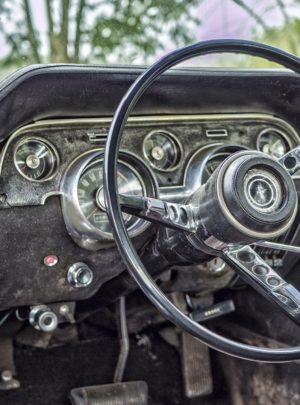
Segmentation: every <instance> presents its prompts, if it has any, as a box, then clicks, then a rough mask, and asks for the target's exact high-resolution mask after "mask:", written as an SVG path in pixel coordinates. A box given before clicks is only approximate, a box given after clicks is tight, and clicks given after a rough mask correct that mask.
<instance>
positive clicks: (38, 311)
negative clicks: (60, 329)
mask: <svg viewBox="0 0 300 405" xmlns="http://www.w3.org/2000/svg"><path fill="white" fill-rule="evenodd" d="M29 323H30V324H31V325H32V326H33V327H34V328H35V329H37V330H41V331H43V332H53V331H54V330H55V329H56V328H57V324H58V319H57V316H56V314H55V313H54V312H53V311H52V310H51V309H50V308H49V307H47V306H46V305H38V306H36V307H33V308H31V311H30V313H29Z"/></svg>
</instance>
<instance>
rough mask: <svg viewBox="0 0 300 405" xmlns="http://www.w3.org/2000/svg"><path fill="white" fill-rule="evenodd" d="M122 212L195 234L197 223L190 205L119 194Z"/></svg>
mask: <svg viewBox="0 0 300 405" xmlns="http://www.w3.org/2000/svg"><path fill="white" fill-rule="evenodd" d="M119 202H120V205H121V210H122V211H123V212H126V213H128V214H131V215H134V216H137V217H139V218H143V219H145V220H147V221H150V222H154V223H158V224H161V225H164V226H166V227H168V228H172V229H179V230H181V231H185V232H190V233H194V232H195V230H196V223H195V219H194V214H193V209H192V207H191V206H190V205H184V204H175V203H169V202H166V201H162V200H159V199H156V198H150V197H142V196H135V195H124V194H119Z"/></svg>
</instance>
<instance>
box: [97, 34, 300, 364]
mask: <svg viewBox="0 0 300 405" xmlns="http://www.w3.org/2000/svg"><path fill="white" fill-rule="evenodd" d="M211 53H241V54H247V55H251V56H258V57H262V58H264V59H268V60H270V61H273V62H276V63H278V64H280V65H282V66H284V67H286V68H288V69H291V70H293V71H294V72H295V73H298V74H299V73H300V59H299V58H297V57H296V56H294V55H291V54H289V53H287V52H285V51H282V50H280V49H277V48H274V47H271V46H268V45H265V44H260V43H257V42H253V41H245V40H230V39H226V40H212V41H205V42H199V43H196V44H194V45H190V46H187V47H185V48H182V49H179V50H177V51H174V52H171V53H170V54H168V55H166V56H164V57H163V58H161V59H160V60H159V61H157V62H156V63H154V64H153V65H152V66H150V67H149V68H148V69H147V70H146V71H145V72H144V73H143V74H142V75H141V76H139V77H138V79H137V80H136V81H135V82H134V83H133V85H132V86H131V87H130V89H129V90H128V91H127V93H126V94H125V96H124V97H123V99H122V100H121V102H120V104H119V106H118V108H117V110H116V112H115V115H114V117H113V120H112V123H111V126H110V130H109V134H108V138H107V143H106V148H105V158H104V166H103V171H104V173H103V178H104V189H105V198H106V207H107V214H108V217H109V219H110V222H111V225H112V228H113V234H114V239H115V241H116V244H117V247H118V250H119V252H120V254H121V257H122V259H123V261H124V263H125V264H126V267H127V269H128V271H129V273H130V274H131V276H132V277H133V278H134V279H135V281H136V282H137V284H138V286H139V287H140V288H141V290H142V291H143V292H144V294H145V295H146V296H147V298H148V299H149V300H150V301H151V302H152V303H153V304H154V305H155V306H156V307H157V309H158V310H159V311H160V312H161V313H162V314H163V315H164V316H165V317H166V318H167V319H168V320H169V321H171V322H172V323H174V324H175V325H177V326H178V327H179V328H181V329H183V330H185V331H186V332H188V333H190V334H191V335H192V336H194V337H196V338H198V339H199V340H200V341H202V342H203V343H204V344H206V345H208V346H209V347H211V348H213V349H215V350H218V351H220V352H223V353H226V354H228V355H231V356H234V357H237V358H241V359H245V360H252V361H262V362H287V361H294V360H298V359H300V346H295V347H287V348H278V349H270V348H262V347H256V346H251V345H247V344H243V343H240V342H236V341H234V340H231V339H228V338H225V337H223V336H221V335H218V334H217V333H215V332H212V331H211V330H209V329H207V328H206V327H205V326H203V325H201V324H198V323H196V322H194V321H193V320H192V319H191V318H189V317H188V316H187V315H185V314H184V313H183V312H182V311H181V310H179V309H178V308H177V307H176V306H175V305H174V304H173V303H172V302H171V301H170V300H169V299H168V298H167V296H166V295H165V294H164V293H163V292H162V291H161V290H160V289H159V287H158V286H157V285H156V283H155V282H154V280H153V279H152V277H151V276H150V275H149V273H148V272H147V270H146V268H145V267H144V265H143V263H142V262H141V260H140V258H139V256H138V254H137V252H136V250H135V248H134V246H133V244H132V242H131V240H130V238H129V236H128V234H127V231H126V227H125V224H124V221H123V217H122V213H121V209H120V204H119V201H118V193H117V183H116V173H117V158H118V150H119V145H120V139H121V136H122V133H123V129H124V126H125V124H126V122H127V119H128V117H129V115H130V113H131V112H132V110H133V108H134V106H135V105H136V103H137V101H138V100H139V99H140V97H141V96H142V95H143V93H144V92H145V91H146V90H147V88H148V87H149V86H150V85H151V84H152V83H153V82H154V80H155V79H156V78H157V77H158V76H160V75H161V74H162V73H164V72H165V71H167V70H168V69H169V68H171V67H173V66H175V65H176V64H178V63H180V62H183V61H185V60H187V59H190V58H192V57H195V56H202V55H205V54H211Z"/></svg>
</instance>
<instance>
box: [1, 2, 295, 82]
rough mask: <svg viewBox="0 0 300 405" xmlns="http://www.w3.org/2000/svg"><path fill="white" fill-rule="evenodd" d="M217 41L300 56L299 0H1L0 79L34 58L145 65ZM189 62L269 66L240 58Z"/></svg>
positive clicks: (70, 61) (56, 60)
mask: <svg viewBox="0 0 300 405" xmlns="http://www.w3.org/2000/svg"><path fill="white" fill-rule="evenodd" d="M214 38H244V39H254V40H257V41H261V42H265V43H268V44H271V45H275V46H278V47H281V48H283V49H285V50H287V51H290V52H292V53H294V54H297V55H300V40H299V39H300V0H163V1H161V0H0V79H1V78H3V77H5V76H7V75H8V74H9V73H11V72H13V71H15V70H16V69H17V68H20V67H23V66H26V65H29V64H34V63H84V64H85V63H97V64H127V65H128V64H129V65H131V64H138V65H148V64H150V63H152V62H153V61H154V60H156V59H157V58H158V57H160V56H162V55H164V54H165V53H167V52H169V51H171V50H173V49H175V48H178V47H180V46H183V45H186V44H190V43H192V42H196V41H201V40H207V39H214ZM188 64H189V65H190V66H191V65H192V66H216V67H227V66H230V67H237V68H241V67H254V66H257V67H270V66H272V64H271V63H268V62H266V61H263V60H257V59H256V58H250V57H247V56H240V55H239V56H232V55H222V56H220V55H216V56H210V57H208V58H198V59H195V60H192V61H190V62H189V63H188Z"/></svg>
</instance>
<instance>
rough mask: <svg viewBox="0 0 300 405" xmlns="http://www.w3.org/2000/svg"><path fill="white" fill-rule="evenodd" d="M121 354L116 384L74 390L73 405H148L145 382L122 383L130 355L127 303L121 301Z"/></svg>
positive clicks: (72, 392) (115, 377)
mask: <svg viewBox="0 0 300 405" xmlns="http://www.w3.org/2000/svg"><path fill="white" fill-rule="evenodd" d="M119 317H120V332H121V336H120V353H119V359H118V363H117V366H116V369H115V374H114V379H113V382H114V384H106V385H94V386H91V387H81V388H74V389H72V390H71V392H70V400H71V402H72V404H73V405H147V403H148V385H147V383H146V382H145V381H130V382H122V380H123V376H124V371H125V367H126V363H127V358H128V354H129V335H128V329H127V320H126V301H125V297H121V298H120V301H119Z"/></svg>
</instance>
